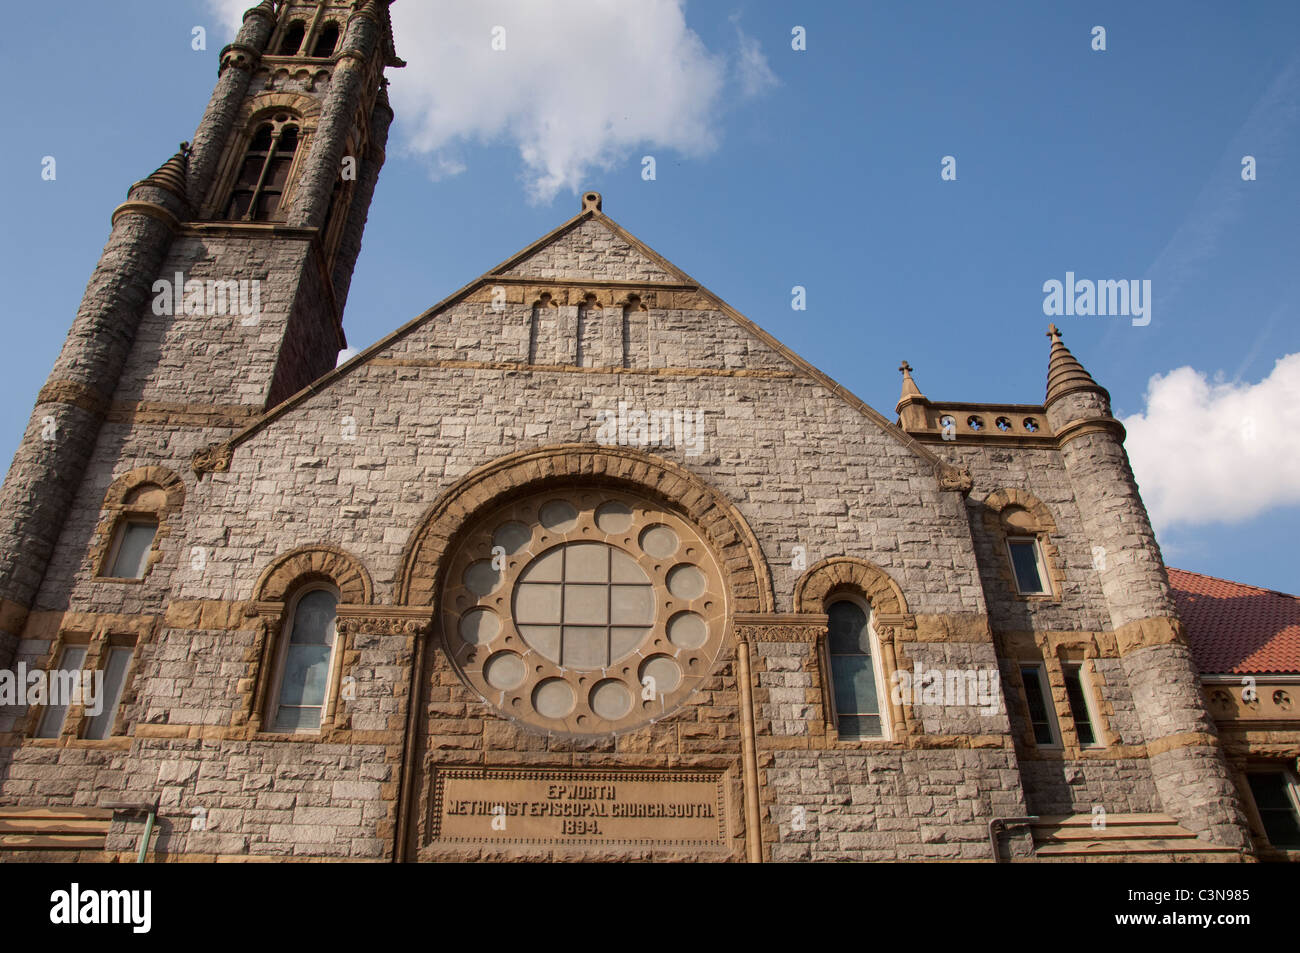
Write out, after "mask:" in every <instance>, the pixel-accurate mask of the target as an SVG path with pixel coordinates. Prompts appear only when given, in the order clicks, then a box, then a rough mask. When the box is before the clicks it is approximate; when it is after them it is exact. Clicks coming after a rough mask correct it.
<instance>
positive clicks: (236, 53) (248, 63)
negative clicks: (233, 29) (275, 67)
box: [217, 43, 262, 76]
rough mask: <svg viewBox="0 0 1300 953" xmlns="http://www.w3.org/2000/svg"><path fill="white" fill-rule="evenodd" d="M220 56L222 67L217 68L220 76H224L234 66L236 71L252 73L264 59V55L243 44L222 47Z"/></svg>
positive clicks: (230, 44)
mask: <svg viewBox="0 0 1300 953" xmlns="http://www.w3.org/2000/svg"><path fill="white" fill-rule="evenodd" d="M219 55H220V58H221V65H220V66H219V67H218V68H217V75H218V76H220V75H222V74H223V73H224V72H225V71H226V70H227V69H229V68H230V67H232V66H233V67H234V68H235V69H239V70H244V71H245V72H247V73H251V72H252V71H253V70H254V69H255V68H256V67H257V64H258V63H259V62H260V61H261V59H262V54H261V52H260V51H259V50H255V49H253V47H251V46H246V45H245V44H243V43H229V44H227V45H226V46H224V47H222V49H221V53H220V54H219Z"/></svg>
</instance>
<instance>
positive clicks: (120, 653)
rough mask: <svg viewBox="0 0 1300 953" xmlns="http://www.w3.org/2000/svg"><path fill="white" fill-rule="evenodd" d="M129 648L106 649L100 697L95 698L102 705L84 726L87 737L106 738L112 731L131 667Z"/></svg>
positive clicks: (132, 652)
mask: <svg viewBox="0 0 1300 953" xmlns="http://www.w3.org/2000/svg"><path fill="white" fill-rule="evenodd" d="M133 654H134V650H133V649H130V648H112V649H109V650H108V661H107V662H105V663H104V684H103V687H102V689H101V690H100V691H101V696H102V698H97V699H96V701H99V702H100V704H101V705H102V708H101V709H100V712H99V714H98V715H95V716H94V717H93V718H91V719H90V722H89V724H88V725H87V727H86V737H87V738H101V739H102V738H107V737H109V736H110V735H111V734H112V733H113V722H114V721H115V720H116V718H117V706H118V704H119V703H120V702H121V700H122V689H123V688H124V687H125V686H126V672H127V669H129V668H130V667H131V656H132V655H133Z"/></svg>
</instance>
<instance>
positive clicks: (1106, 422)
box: [1056, 417, 1127, 447]
mask: <svg viewBox="0 0 1300 953" xmlns="http://www.w3.org/2000/svg"><path fill="white" fill-rule="evenodd" d="M1090 433H1099V434H1109V435H1110V436H1113V437H1115V438H1116V439H1118V440H1119V441H1120V442H1121V443H1123V442H1124V438H1125V437H1126V436H1127V433H1126V431H1125V430H1124V425H1123V424H1122V423H1120V422H1119V421H1118V420H1116V419H1115V418H1114V417H1096V418H1092V419H1081V420H1071V421H1070V422H1069V423H1068V424H1066V425H1065V426H1063V427H1062V428H1061V429H1060V430H1058V431H1057V433H1056V442H1057V445H1058V446H1061V447H1064V446H1065V445H1066V444H1067V443H1069V442H1070V441H1071V440H1073V439H1074V438H1075V437H1082V436H1084V435H1085V434H1090Z"/></svg>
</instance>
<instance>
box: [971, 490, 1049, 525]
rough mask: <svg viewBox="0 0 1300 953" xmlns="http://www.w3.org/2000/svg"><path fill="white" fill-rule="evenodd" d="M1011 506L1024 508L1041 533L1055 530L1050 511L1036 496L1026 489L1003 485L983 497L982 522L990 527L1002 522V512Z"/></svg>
mask: <svg viewBox="0 0 1300 953" xmlns="http://www.w3.org/2000/svg"><path fill="white" fill-rule="evenodd" d="M1012 507H1019V508H1020V509H1023V510H1025V511H1026V512H1027V513H1028V514H1029V516H1030V518H1031V519H1032V520H1033V523H1034V525H1035V528H1036V529H1037V530H1038V531H1039V532H1043V533H1055V532H1056V520H1055V519H1053V518H1052V511H1051V510H1049V509H1048V508H1047V505H1046V504H1045V503H1043V501H1042V500H1040V499H1039V498H1038V497H1036V496H1034V495H1033V494H1032V493H1029V492H1028V491H1026V490H1018V489H1016V488H1014V487H1004V488H1003V489H1000V490H994V491H993V492H992V493H990V494H989V495H988V496H987V497H985V499H984V523H985V525H986V526H989V528H990V529H992V528H993V527H994V525H996V524H1000V523H1001V522H1002V518H1003V514H1004V513H1005V512H1006V511H1007V510H1008V509H1010V508H1012Z"/></svg>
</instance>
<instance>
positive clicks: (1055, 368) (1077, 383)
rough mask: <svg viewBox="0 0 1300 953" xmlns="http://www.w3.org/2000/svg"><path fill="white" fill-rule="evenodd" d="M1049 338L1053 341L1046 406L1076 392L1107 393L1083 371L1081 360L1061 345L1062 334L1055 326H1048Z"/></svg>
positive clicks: (1048, 371) (1048, 367) (1049, 359)
mask: <svg viewBox="0 0 1300 953" xmlns="http://www.w3.org/2000/svg"><path fill="white" fill-rule="evenodd" d="M1047 336H1048V337H1049V338H1051V339H1052V353H1051V356H1050V357H1049V358H1048V360H1047V399H1046V400H1045V401H1044V404H1050V403H1051V402H1052V401H1054V400H1056V399H1057V398H1058V397H1063V396H1065V395H1066V394H1068V393H1070V392H1071V391H1076V390H1085V389H1087V390H1097V391H1101V392H1102V393H1105V389H1104V388H1103V387H1102V386H1101V385H1100V384H1098V383H1097V382H1096V381H1095V380H1093V379H1092V375H1090V374H1089V373H1088V372H1087V371H1085V370H1084V369H1083V365H1082V364H1080V363H1079V359H1078V358H1076V357H1075V356H1074V355H1073V354H1071V353H1070V349H1069V348H1068V347H1066V346H1065V345H1064V344H1062V343H1061V332H1060V331H1059V330H1057V327H1056V325H1055V324H1052V325H1048V328H1047Z"/></svg>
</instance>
